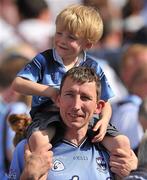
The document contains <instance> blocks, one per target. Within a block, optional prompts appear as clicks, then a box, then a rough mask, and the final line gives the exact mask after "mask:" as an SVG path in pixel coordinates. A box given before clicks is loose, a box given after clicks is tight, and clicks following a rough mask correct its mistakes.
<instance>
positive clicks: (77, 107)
mask: <svg viewBox="0 0 147 180" xmlns="http://www.w3.org/2000/svg"><path fill="white" fill-rule="evenodd" d="M59 107H60V114H61V117H62V119H63V122H64V123H65V124H66V126H67V127H68V129H71V128H76V129H80V128H82V127H84V126H87V125H88V123H89V121H90V119H91V118H92V116H93V114H94V113H95V112H96V111H97V94H96V84H95V82H86V83H84V84H79V83H78V82H75V81H73V80H72V79H71V78H70V77H67V78H66V80H65V82H64V85H63V87H62V91H61V95H60V96H59Z"/></svg>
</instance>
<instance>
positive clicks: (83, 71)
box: [60, 66, 101, 100]
mask: <svg viewBox="0 0 147 180" xmlns="http://www.w3.org/2000/svg"><path fill="white" fill-rule="evenodd" d="M67 77H70V78H71V79H72V80H73V81H75V82H77V83H79V84H84V83H86V82H95V84H96V94H97V100H99V98H100V95H101V83H100V79H99V77H98V75H97V74H96V72H95V70H94V69H92V68H90V67H84V66H79V67H73V68H71V69H70V70H68V71H67V73H66V74H65V75H64V76H63V78H62V81H61V85H60V94H61V91H62V87H63V85H64V82H65V80H66V79H67Z"/></svg>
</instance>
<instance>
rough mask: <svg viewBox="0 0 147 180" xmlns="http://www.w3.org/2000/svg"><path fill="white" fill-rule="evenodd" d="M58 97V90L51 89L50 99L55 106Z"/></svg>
mask: <svg viewBox="0 0 147 180" xmlns="http://www.w3.org/2000/svg"><path fill="white" fill-rule="evenodd" d="M58 95H59V89H57V88H53V87H52V92H51V97H50V98H51V100H52V101H53V102H54V103H55V104H56V101H57V97H58Z"/></svg>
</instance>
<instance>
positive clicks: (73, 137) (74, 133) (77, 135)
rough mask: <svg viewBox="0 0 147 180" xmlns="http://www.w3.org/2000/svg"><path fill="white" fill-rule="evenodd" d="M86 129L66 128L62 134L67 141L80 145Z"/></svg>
mask: <svg viewBox="0 0 147 180" xmlns="http://www.w3.org/2000/svg"><path fill="white" fill-rule="evenodd" d="M86 132H87V129H86V130H84V129H83V130H72V129H70V130H67V131H66V133H65V136H64V139H66V140H68V141H69V142H71V143H73V144H75V145H77V146H78V145H80V144H81V143H82V142H83V141H84V139H85V137H86Z"/></svg>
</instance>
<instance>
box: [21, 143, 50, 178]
mask: <svg viewBox="0 0 147 180" xmlns="http://www.w3.org/2000/svg"><path fill="white" fill-rule="evenodd" d="M51 148H52V146H51V144H47V145H45V146H44V147H42V148H41V149H40V151H38V152H33V153H32V152H31V151H30V150H29V147H28V145H26V146H25V168H24V171H23V173H22V175H21V180H28V179H33V180H35V179H37V180H38V179H39V178H41V177H42V176H43V175H44V174H45V173H47V172H48V170H49V169H51V167H52V157H53V152H52V151H51V150H50V149H51Z"/></svg>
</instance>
